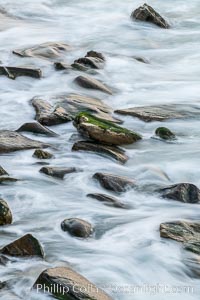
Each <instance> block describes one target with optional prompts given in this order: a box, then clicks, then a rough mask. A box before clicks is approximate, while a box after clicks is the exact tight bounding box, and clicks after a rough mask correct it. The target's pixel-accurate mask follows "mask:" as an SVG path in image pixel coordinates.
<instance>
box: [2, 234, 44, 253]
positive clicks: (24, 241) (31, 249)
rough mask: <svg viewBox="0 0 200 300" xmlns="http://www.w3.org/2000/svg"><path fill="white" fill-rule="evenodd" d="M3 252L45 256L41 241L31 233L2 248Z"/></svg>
mask: <svg viewBox="0 0 200 300" xmlns="http://www.w3.org/2000/svg"><path fill="white" fill-rule="evenodd" d="M0 253H1V254H4V255H8V256H15V257H31V256H39V257H41V258H43V257H44V252H43V249H42V246H41V245H40V243H39V241H38V240H37V239H36V238H35V237H33V236H32V235H31V234H26V235H24V236H23V237H21V238H19V239H18V240H15V241H14V242H12V243H10V244H8V245H6V246H5V247H3V248H2V249H1V250H0Z"/></svg>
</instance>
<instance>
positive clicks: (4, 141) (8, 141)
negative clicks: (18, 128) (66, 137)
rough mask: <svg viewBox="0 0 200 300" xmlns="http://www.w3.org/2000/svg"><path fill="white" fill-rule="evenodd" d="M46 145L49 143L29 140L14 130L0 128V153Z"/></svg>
mask: <svg viewBox="0 0 200 300" xmlns="http://www.w3.org/2000/svg"><path fill="white" fill-rule="evenodd" d="M46 147H49V145H48V144H44V143H42V142H39V141H35V140H31V139H29V138H27V137H25V136H23V135H21V134H20V133H17V132H15V131H9V130H0V153H7V152H13V151H18V150H27V149H34V148H46Z"/></svg>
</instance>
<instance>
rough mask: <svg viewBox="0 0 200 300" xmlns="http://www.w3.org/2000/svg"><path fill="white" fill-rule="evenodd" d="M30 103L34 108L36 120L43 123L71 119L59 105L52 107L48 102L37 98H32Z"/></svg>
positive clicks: (56, 123) (60, 122)
mask: <svg viewBox="0 0 200 300" xmlns="http://www.w3.org/2000/svg"><path fill="white" fill-rule="evenodd" d="M31 103H32V105H33V107H34V108H35V110H36V120H37V121H38V122H39V123H41V124H43V125H46V126H52V125H58V124H62V123H66V122H69V121H71V120H72V119H71V117H70V116H69V114H68V113H67V112H66V110H65V109H64V108H62V107H60V106H59V107H55V108H54V107H53V106H52V105H51V104H50V103H49V102H47V101H45V100H42V99H39V98H34V99H33V100H32V101H31Z"/></svg>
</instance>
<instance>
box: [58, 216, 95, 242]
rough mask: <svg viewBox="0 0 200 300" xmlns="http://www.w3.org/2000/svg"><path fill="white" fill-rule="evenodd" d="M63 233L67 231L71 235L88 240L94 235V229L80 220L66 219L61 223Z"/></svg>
mask: <svg viewBox="0 0 200 300" xmlns="http://www.w3.org/2000/svg"><path fill="white" fill-rule="evenodd" d="M61 228H62V230H63V231H67V232H68V233H69V234H70V235H72V236H75V237H79V238H88V237H89V236H91V234H92V233H93V227H92V225H91V224H90V223H88V222H86V221H85V220H81V219H78V218H70V219H65V220H64V221H63V222H62V223H61Z"/></svg>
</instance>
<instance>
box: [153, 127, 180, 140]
mask: <svg viewBox="0 0 200 300" xmlns="http://www.w3.org/2000/svg"><path fill="white" fill-rule="evenodd" d="M155 134H156V135H157V136H158V137H159V138H161V139H163V140H174V139H175V138H176V136H175V134H174V133H173V132H172V131H171V130H169V129H168V128H166V127H158V128H157V129H156V131H155Z"/></svg>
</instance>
